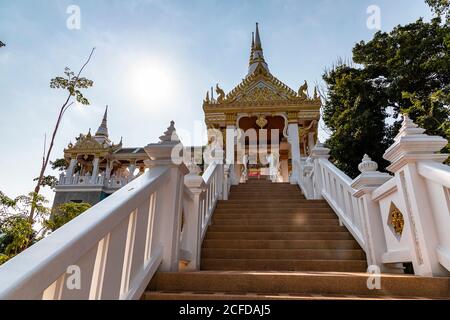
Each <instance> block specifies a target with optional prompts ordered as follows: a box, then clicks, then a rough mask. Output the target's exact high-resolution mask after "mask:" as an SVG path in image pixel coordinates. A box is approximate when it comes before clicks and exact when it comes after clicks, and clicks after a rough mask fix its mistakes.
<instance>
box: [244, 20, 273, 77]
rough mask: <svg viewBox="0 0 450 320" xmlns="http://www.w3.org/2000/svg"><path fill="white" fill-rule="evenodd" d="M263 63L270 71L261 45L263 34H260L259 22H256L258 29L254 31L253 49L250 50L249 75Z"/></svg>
mask: <svg viewBox="0 0 450 320" xmlns="http://www.w3.org/2000/svg"><path fill="white" fill-rule="evenodd" d="M259 65H261V66H262V67H263V68H264V69H266V71H267V72H269V67H268V66H267V63H266V61H265V60H264V54H263V49H262V45H261V36H260V35H259V24H258V22H257V23H256V31H255V33H254V34H253V33H252V49H251V52H250V65H249V67H248V74H247V77H248V76H250V75H251V74H252V73H253V72H254V71H255V70H256V68H257V67H258V66H259Z"/></svg>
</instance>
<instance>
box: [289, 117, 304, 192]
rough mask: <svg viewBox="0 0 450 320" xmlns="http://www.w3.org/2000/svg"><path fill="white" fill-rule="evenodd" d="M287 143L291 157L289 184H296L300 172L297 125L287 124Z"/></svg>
mask: <svg viewBox="0 0 450 320" xmlns="http://www.w3.org/2000/svg"><path fill="white" fill-rule="evenodd" d="M288 141H289V143H290V144H291V157H292V174H291V177H290V183H291V184H297V183H298V178H299V170H300V167H299V166H300V159H301V157H300V142H299V139H298V123H297V122H295V123H289V125H288Z"/></svg>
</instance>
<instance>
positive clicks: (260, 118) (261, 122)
mask: <svg viewBox="0 0 450 320" xmlns="http://www.w3.org/2000/svg"><path fill="white" fill-rule="evenodd" d="M267 123H268V121H267V119H266V117H265V116H264V115H262V114H261V115H259V116H258V119H256V124H257V125H258V126H259V127H260V128H261V129H262V128H264V127H265V126H266V125H267Z"/></svg>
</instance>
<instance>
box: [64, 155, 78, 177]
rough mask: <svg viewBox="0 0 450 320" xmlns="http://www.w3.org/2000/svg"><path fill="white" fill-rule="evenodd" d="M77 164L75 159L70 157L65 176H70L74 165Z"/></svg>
mask: <svg viewBox="0 0 450 320" xmlns="http://www.w3.org/2000/svg"><path fill="white" fill-rule="evenodd" d="M76 165H77V159H76V158H75V159H70V164H69V167H68V168H67V171H66V173H67V175H66V176H67V177H71V176H72V175H73V172H74V170H75V166H76Z"/></svg>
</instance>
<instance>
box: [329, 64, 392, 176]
mask: <svg viewBox="0 0 450 320" xmlns="http://www.w3.org/2000/svg"><path fill="white" fill-rule="evenodd" d="M368 78H370V77H369V75H368V74H367V73H366V71H365V70H363V69H357V68H354V67H352V66H348V65H346V64H343V63H341V64H340V65H337V66H336V67H334V68H333V69H332V70H330V71H328V72H326V73H325V75H324V80H325V82H326V83H327V85H328V96H327V99H326V101H325V103H324V107H323V120H324V122H325V123H326V125H327V126H328V128H329V129H331V130H332V132H333V133H332V135H331V137H330V138H329V139H328V141H327V145H328V146H329V147H330V149H331V153H330V155H331V159H332V160H333V161H334V163H335V165H336V166H337V167H338V168H339V169H341V170H343V171H344V172H346V173H347V174H348V175H349V176H351V177H356V176H357V175H358V174H359V171H358V164H359V163H360V162H361V159H362V157H363V155H364V154H365V153H367V154H369V155H371V156H372V158H373V160H374V161H377V162H378V163H379V164H382V165H383V164H385V160H384V159H383V158H382V154H383V151H384V150H385V149H386V148H387V146H388V145H389V143H390V142H391V141H390V140H389V139H388V138H387V136H389V127H388V126H387V125H386V124H385V122H384V119H385V118H386V116H387V114H386V110H385V108H384V106H385V103H386V96H385V95H384V92H383V86H382V80H380V81H378V82H377V83H371V82H369V81H367V79H368Z"/></svg>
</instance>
